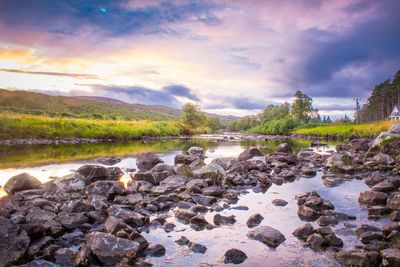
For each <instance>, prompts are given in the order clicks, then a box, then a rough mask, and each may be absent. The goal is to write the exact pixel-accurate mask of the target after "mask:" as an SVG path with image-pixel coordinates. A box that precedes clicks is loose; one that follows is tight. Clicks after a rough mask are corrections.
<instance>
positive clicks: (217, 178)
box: [193, 163, 226, 184]
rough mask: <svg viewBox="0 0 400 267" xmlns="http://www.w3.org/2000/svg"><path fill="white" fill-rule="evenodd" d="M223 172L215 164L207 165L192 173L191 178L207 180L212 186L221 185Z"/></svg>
mask: <svg viewBox="0 0 400 267" xmlns="http://www.w3.org/2000/svg"><path fill="white" fill-rule="evenodd" d="M225 175H226V173H225V170H224V169H223V168H222V167H221V166H219V165H217V164H213V163H211V164H208V165H206V166H203V167H201V168H200V169H198V170H195V171H193V176H194V177H195V178H197V179H209V180H211V181H213V183H214V184H221V183H222V182H223V181H224V177H225Z"/></svg>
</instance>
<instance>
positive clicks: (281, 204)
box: [272, 198, 288, 207]
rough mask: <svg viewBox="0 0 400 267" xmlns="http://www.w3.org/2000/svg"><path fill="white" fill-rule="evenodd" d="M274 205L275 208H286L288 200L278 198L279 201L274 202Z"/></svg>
mask: <svg viewBox="0 0 400 267" xmlns="http://www.w3.org/2000/svg"><path fill="white" fill-rule="evenodd" d="M272 204H273V205H274V206H278V207H284V206H286V205H287V204H288V202H287V201H286V200H283V199H279V198H277V199H274V200H272Z"/></svg>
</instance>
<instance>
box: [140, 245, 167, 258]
mask: <svg viewBox="0 0 400 267" xmlns="http://www.w3.org/2000/svg"><path fill="white" fill-rule="evenodd" d="M165 252H166V249H165V247H164V246H163V245H161V244H150V245H149V246H148V247H147V248H146V249H145V250H144V251H143V255H144V256H150V257H162V256H164V255H165Z"/></svg>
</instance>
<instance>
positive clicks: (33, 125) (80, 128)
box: [0, 113, 206, 140]
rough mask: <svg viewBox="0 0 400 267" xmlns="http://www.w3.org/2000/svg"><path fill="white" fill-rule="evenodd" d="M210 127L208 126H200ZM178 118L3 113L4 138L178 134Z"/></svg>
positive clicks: (0, 126) (0, 124)
mask: <svg viewBox="0 0 400 267" xmlns="http://www.w3.org/2000/svg"><path fill="white" fill-rule="evenodd" d="M199 131H206V129H199ZM182 132H183V128H182V126H181V124H180V123H178V122H176V121H148V120H134V121H123V120H95V119H76V118H58V117H56V118H54V117H47V116H34V115H20V114H13V113H0V140H6V139H25V138H56V137H57V138H99V139H101V138H117V139H134V138H140V137H144V136H151V137H156V136H177V135H179V134H182Z"/></svg>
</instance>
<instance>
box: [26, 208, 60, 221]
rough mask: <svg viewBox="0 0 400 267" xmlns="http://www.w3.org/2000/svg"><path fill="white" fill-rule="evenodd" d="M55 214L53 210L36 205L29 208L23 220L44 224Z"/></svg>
mask: <svg viewBox="0 0 400 267" xmlns="http://www.w3.org/2000/svg"><path fill="white" fill-rule="evenodd" d="M56 216H57V215H56V214H55V213H54V212H51V211H47V210H43V209H40V208H37V207H33V208H30V209H29V211H28V213H27V215H26V217H25V221H26V222H27V223H37V224H44V223H46V222H48V221H51V220H53V219H54V218H55V217H56Z"/></svg>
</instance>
